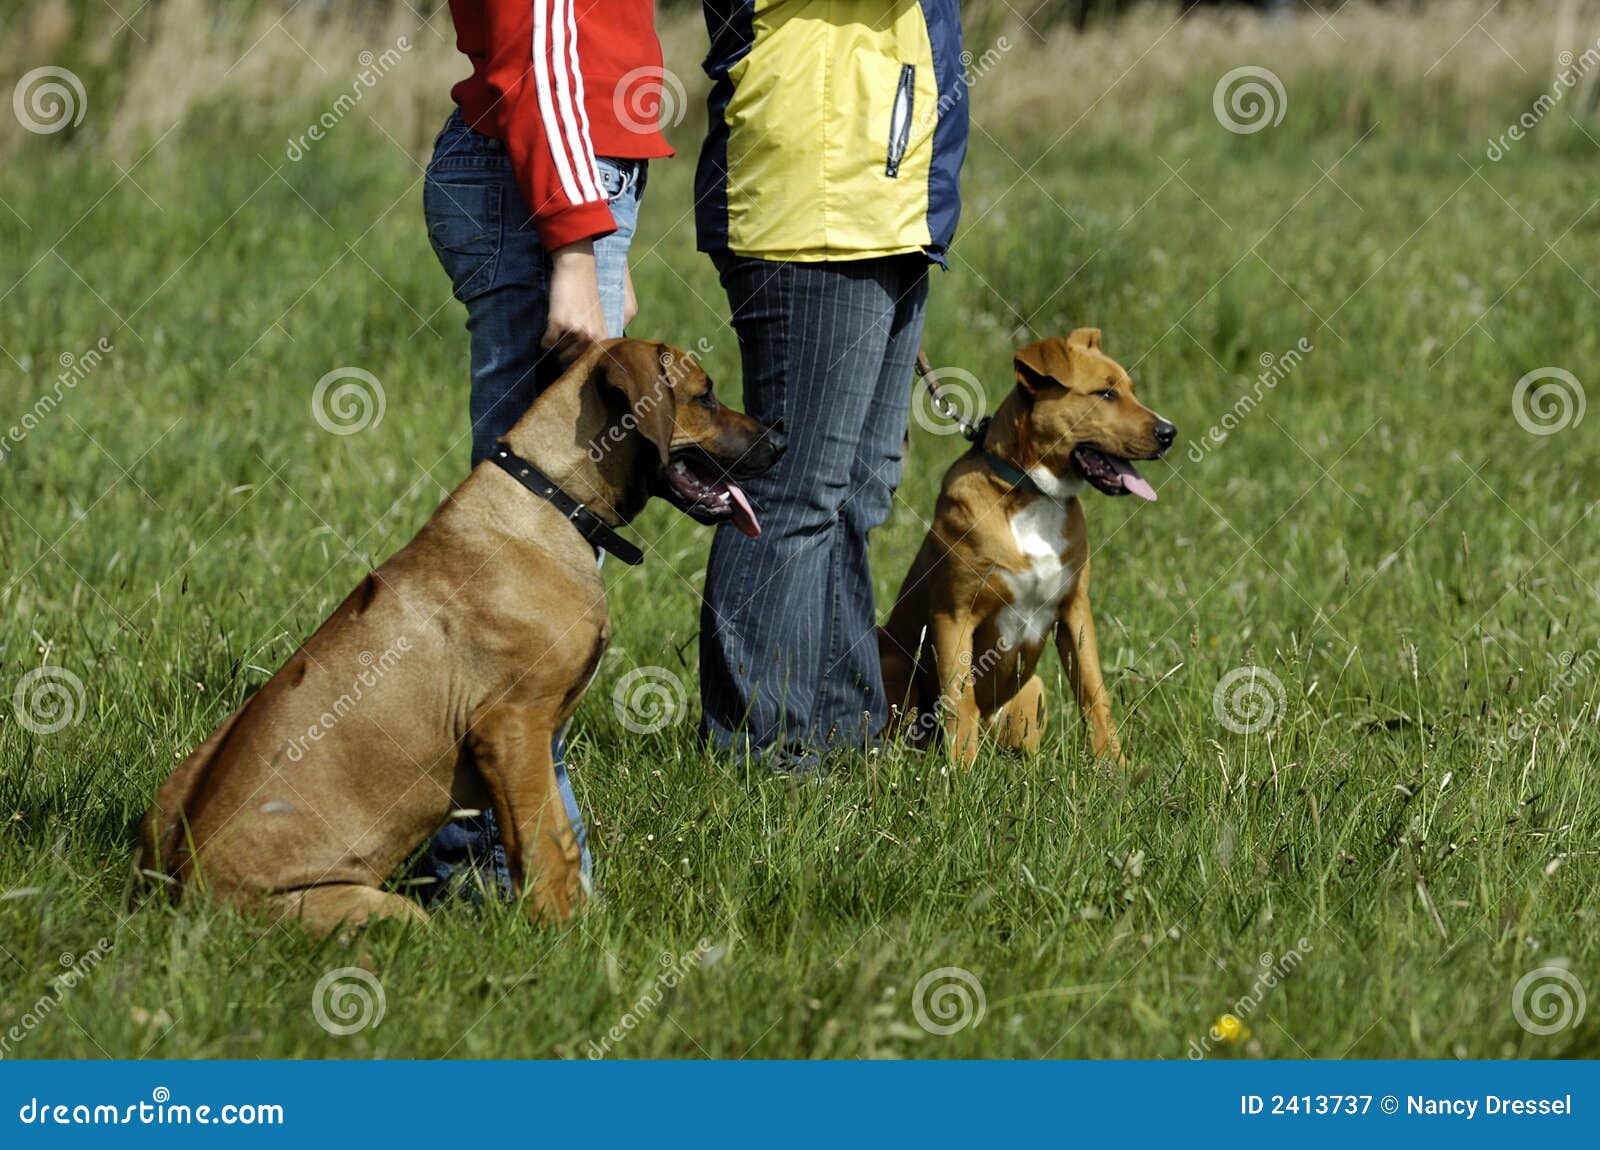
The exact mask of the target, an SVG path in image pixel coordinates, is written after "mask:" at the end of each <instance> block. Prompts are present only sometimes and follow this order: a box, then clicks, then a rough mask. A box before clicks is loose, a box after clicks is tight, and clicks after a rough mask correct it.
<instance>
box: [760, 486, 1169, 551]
mask: <svg viewBox="0 0 1600 1150" xmlns="http://www.w3.org/2000/svg"><path fill="white" fill-rule="evenodd" d="M1146 486H1148V484H1146ZM728 498H730V499H732V500H733V525H734V526H735V527H737V528H738V529H739V530H740V531H743V532H744V533H745V534H746V535H748V536H750V538H752V539H759V538H761V524H760V523H758V522H757V521H756V509H755V508H754V507H751V506H750V497H749V496H747V495H746V494H745V493H744V491H743V490H742V489H741V488H740V487H739V485H738V484H737V483H730V484H728ZM1150 498H1151V499H1154V498H1155V496H1154V495H1151V496H1150Z"/></svg>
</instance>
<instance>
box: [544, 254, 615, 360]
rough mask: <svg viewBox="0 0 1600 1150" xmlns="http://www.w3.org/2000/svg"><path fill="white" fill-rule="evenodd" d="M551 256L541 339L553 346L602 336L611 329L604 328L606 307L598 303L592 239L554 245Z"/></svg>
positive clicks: (597, 281) (597, 338) (597, 282)
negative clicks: (547, 299)
mask: <svg viewBox="0 0 1600 1150" xmlns="http://www.w3.org/2000/svg"><path fill="white" fill-rule="evenodd" d="M551 259H552V265H553V268H552V271H551V275H550V309H549V315H548V317H547V318H546V320H545V325H544V339H542V340H541V341H540V343H541V344H542V345H543V346H544V347H547V348H552V347H560V346H561V345H563V344H577V345H582V344H585V343H593V342H598V341H599V340H602V339H605V338H606V337H607V336H608V335H609V334H610V333H609V332H608V331H607V330H606V313H605V309H604V308H602V307H601V306H600V278H599V275H598V274H597V273H596V271H595V262H594V241H593V240H579V241H578V242H577V243H574V244H568V245H567V246H566V247H562V248H557V249H556V250H555V251H554V252H552V253H551Z"/></svg>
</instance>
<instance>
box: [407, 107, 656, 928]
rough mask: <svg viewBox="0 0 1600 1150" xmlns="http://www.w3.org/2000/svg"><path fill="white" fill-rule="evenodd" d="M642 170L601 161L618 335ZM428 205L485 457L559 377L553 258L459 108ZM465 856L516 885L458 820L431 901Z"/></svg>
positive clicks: (604, 263) (573, 803)
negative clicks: (551, 341) (550, 310)
mask: <svg viewBox="0 0 1600 1150" xmlns="http://www.w3.org/2000/svg"><path fill="white" fill-rule="evenodd" d="M642 173H643V165H642V164H639V165H634V164H623V165H614V164H608V163H607V162H606V161H602V175H603V176H604V177H605V178H606V181H607V186H608V190H609V191H611V192H612V194H613V198H614V201H615V203H614V207H613V215H614V216H615V217H616V219H617V223H618V232H617V233H616V234H615V235H613V236H609V237H606V239H605V240H602V241H600V242H599V243H597V244H596V259H597V262H598V263H599V265H600V287H601V303H602V305H603V306H604V307H605V309H606V315H607V319H608V320H609V321H610V322H611V324H612V326H613V329H614V330H615V331H616V333H617V334H621V323H622V278H621V269H622V268H623V267H624V266H625V265H626V258H627V255H626V253H627V246H628V243H629V241H630V240H631V238H632V234H633V225H634V221H635V220H636V218H637V205H638V194H639V191H640V190H641V189H642V186H643V175H642ZM423 208H424V213H425V215H426V217H427V222H428V236H429V239H430V240H431V241H432V243H433V247H434V251H435V253H436V254H437V255H438V257H439V260H440V262H441V263H442V264H443V265H444V268H445V271H446V272H447V273H448V274H449V276H450V279H451V284H452V289H453V292H454V294H455V296H456V298H457V299H460V300H461V301H462V302H463V303H465V304H466V307H467V330H468V332H469V333H470V335H471V378H472V393H471V401H470V410H471V418H472V463H473V465H474V466H476V465H477V464H478V463H479V462H481V461H482V460H483V459H485V458H486V457H487V456H488V454H489V452H490V451H491V450H492V448H493V446H494V442H495V440H496V439H498V438H499V437H500V436H501V435H503V434H505V432H506V431H507V430H509V429H510V427H511V425H512V424H513V423H515V422H516V421H517V419H519V418H520V417H521V416H522V414H523V413H524V412H525V411H526V410H527V409H528V406H529V405H530V404H531V403H532V402H533V400H534V398H535V397H536V396H537V395H538V394H539V392H540V390H542V389H543V387H544V386H545V385H546V384H548V383H549V382H550V381H551V380H552V379H554V378H555V376H556V375H557V374H559V366H558V364H557V361H556V359H555V357H554V356H553V355H552V354H550V353H548V352H545V351H544V350H543V349H541V348H540V346H539V342H540V340H541V338H542V337H543V334H544V327H545V317H546V311H547V307H548V285H549V275H550V258H549V255H548V253H547V252H545V250H544V249H543V247H541V246H540V244H539V241H538V234H537V232H536V231H535V230H534V226H533V221H532V219H531V217H530V216H529V213H528V212H527V209H526V207H525V206H524V204H523V201H522V198H521V193H520V191H519V190H518V188H517V185H516V182H515V180H514V178H513V176H512V174H511V166H510V160H509V158H508V157H507V156H506V153H505V148H504V145H502V144H501V143H500V142H499V141H497V140H493V139H489V138H488V137H485V136H481V135H479V134H478V133H476V132H473V131H472V130H471V129H469V128H468V127H467V126H466V125H465V124H464V123H463V122H462V121H461V118H460V116H459V115H458V114H452V115H451V117H450V119H449V120H448V121H447V122H446V124H445V127H444V130H443V131H441V132H440V134H439V137H438V139H437V140H436V141H435V144H434V157H433V161H432V162H431V163H430V165H429V167H428V171H427V178H426V181H425V183H424V191H423ZM619 253H620V254H619ZM564 735H565V732H564V731H562V732H559V733H558V734H557V736H556V739H555V742H554V746H553V751H554V756H555V763H556V781H557V785H558V788H559V790H560V794H561V799H562V805H563V806H564V807H565V808H566V812H567V817H568V819H569V820H570V821H571V823H572V826H573V829H574V831H575V833H576V835H577V838H578V843H579V848H580V851H581V856H582V871H583V875H584V877H585V879H587V878H588V876H589V874H590V868H591V862H590V856H589V849H588V835H587V830H586V828H585V827H584V824H583V818H582V814H581V811H580V809H579V806H578V801H577V796H576V795H575V794H574V792H573V788H572V782H571V779H570V777H569V776H568V773H567V769H566V765H565V763H564V761H563V755H562V751H563V749H564V738H563V736H564ZM464 864H476V865H484V866H487V867H488V868H489V869H490V870H491V871H492V873H493V875H494V877H495V880H496V882H497V885H498V886H499V887H500V888H501V890H503V891H506V892H509V890H510V874H509V870H508V869H507V866H506V860H505V854H504V851H503V849H502V848H501V847H500V843H499V833H498V828H497V827H496V826H495V823H494V815H493V813H492V812H490V811H485V812H484V813H483V814H482V815H481V816H479V817H478V818H476V819H464V820H458V821H457V822H453V823H451V824H450V825H448V826H446V827H445V828H444V829H443V830H441V831H440V832H439V834H438V835H436V836H435V837H434V839H433V841H432V842H431V843H430V844H429V846H428V849H427V851H426V852H425V854H424V857H423V859H422V860H421V862H420V864H419V866H418V873H419V874H420V876H421V877H424V878H431V879H433V880H434V884H433V890H432V891H424V892H423V894H424V898H425V900H426V899H427V898H428V897H429V895H433V896H435V897H436V896H437V895H439V894H443V893H444V892H445V888H446V887H447V886H448V885H449V880H450V879H451V877H452V876H453V875H454V874H455V873H456V871H457V870H458V869H459V868H461V867H462V866H463V865H464Z"/></svg>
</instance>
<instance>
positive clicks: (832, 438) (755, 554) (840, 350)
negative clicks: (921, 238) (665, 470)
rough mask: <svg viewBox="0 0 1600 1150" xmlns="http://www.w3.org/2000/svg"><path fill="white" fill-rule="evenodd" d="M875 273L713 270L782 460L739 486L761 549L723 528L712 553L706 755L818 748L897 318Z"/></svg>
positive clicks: (804, 268) (814, 268)
mask: <svg viewBox="0 0 1600 1150" xmlns="http://www.w3.org/2000/svg"><path fill="white" fill-rule="evenodd" d="M882 262H883V261H856V262H849V263H831V264H800V263H790V264H782V263H776V262H772V261H766V260H756V259H745V258H740V257H725V258H723V259H722V261H721V270H722V279H723V287H724V288H725V290H726V291H727V293H728V299H729V302H730V304H731V306H732V310H733V326H734V330H735V332H736V333H737V334H738V337H739V347H740V356H741V360H742V363H743V368H744V404H745V410H746V411H748V412H749V413H750V414H751V415H753V416H754V417H755V418H757V419H759V420H761V421H762V422H765V423H773V422H776V421H778V420H780V419H781V420H782V421H783V424H784V432H785V434H786V435H787V437H788V440H789V448H788V451H787V452H785V454H784V457H783V459H782V460H780V461H779V462H778V464H777V466H776V467H774V468H773V469H772V470H771V471H768V472H767V473H766V474H764V475H762V476H759V477H757V478H755V479H753V480H751V481H750V482H749V483H748V484H747V485H746V486H747V488H748V489H749V491H750V493H751V495H753V496H754V497H755V499H756V501H757V503H758V504H759V505H760V507H761V508H762V512H761V521H762V535H761V538H759V539H749V538H747V537H745V536H743V535H741V534H740V533H738V532H737V531H730V530H725V529H723V528H718V530H717V534H716V537H715V539H714V540H713V542H712V547H711V559H710V563H709V565H708V568H707V572H706V588H705V597H704V601H703V603H702V608H701V630H700V689H701V701H702V713H703V717H702V734H703V736H704V737H705V738H706V740H707V741H708V742H709V743H711V744H712V745H713V746H717V747H722V748H739V747H743V746H748V747H749V748H750V749H751V750H753V751H757V752H762V751H766V750H769V749H771V748H774V747H781V746H784V745H785V744H789V743H795V742H801V743H807V742H813V741H814V740H815V737H816V732H815V730H814V724H813V719H814V713H815V709H816V702H817V691H818V683H819V680H820V678H821V672H822V667H823V660H824V656H825V652H826V651H827V650H828V648H829V647H830V646H832V645H833V644H834V643H835V640H834V638H833V634H834V629H835V627H836V626H837V625H838V622H839V620H838V618H837V615H836V610H835V609H836V606H837V595H838V589H839V588H838V584H837V583H836V581H835V579H834V578H833V572H834V555H833V551H834V545H835V543H836V542H837V540H838V538H839V535H838V522H839V518H840V513H841V509H842V507H843V506H844V504H845V502H846V500H847V499H848V497H849V496H850V494H851V472H852V468H853V465H854V462H855V459H856V455H857V452H858V450H859V447H860V438H861V433H862V428H863V427H864V426H865V424H866V422H867V420H868V418H869V412H870V410H871V408H872V404H873V399H874V396H875V393H876V391H877V390H878V380H879V376H880V374H881V371H882V367H883V357H884V350H885V347H886V346H887V343H888V340H889V337H890V333H891V330H892V328H893V325H894V318H895V308H896V299H895V294H894V292H893V291H892V290H891V285H890V284H889V283H887V282H886V277H885V275H884V272H883V269H882V267H881V266H880V265H881V263H882ZM879 690H880V693H881V687H880V688H879Z"/></svg>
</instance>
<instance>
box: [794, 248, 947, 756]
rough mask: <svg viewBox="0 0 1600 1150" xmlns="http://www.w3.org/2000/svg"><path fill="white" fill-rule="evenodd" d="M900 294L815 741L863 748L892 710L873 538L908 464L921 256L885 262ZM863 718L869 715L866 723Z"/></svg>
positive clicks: (856, 502) (851, 504)
mask: <svg viewBox="0 0 1600 1150" xmlns="http://www.w3.org/2000/svg"><path fill="white" fill-rule="evenodd" d="M881 262H882V263H883V264H884V265H886V266H885V268H884V272H885V276H884V282H885V285H886V286H887V287H888V288H889V290H890V291H891V292H892V293H893V295H894V301H895V302H894V318H893V320H892V322H891V324H890V328H889V338H888V341H887V343H886V344H885V345H884V346H883V361H882V364H881V366H880V368H879V371H878V377H877V386H876V388H875V390H874V391H873V395H872V403H871V406H870V407H869V408H868V409H867V417H866V420H865V422H864V424H863V425H862V431H861V438H860V442H859V444H858V446H857V449H856V456H855V460H854V461H853V462H852V464H851V468H850V494H849V496H848V498H846V499H845V501H844V506H843V508H842V509H841V513H840V515H839V521H838V524H837V526H836V527H835V529H834V534H835V540H834V548H833V572H832V579H833V595H832V598H833V603H834V618H833V626H832V628H831V629H830V642H829V645H828V647H827V649H826V650H825V652H824V654H823V660H822V673H821V678H820V685H819V687H818V689H817V703H816V711H815V713H814V716H813V719H812V730H813V731H814V732H815V736H814V737H815V738H816V739H817V740H819V741H820V742H823V743H837V744H840V745H844V746H849V745H852V744H853V745H855V746H857V747H859V746H861V745H862V743H863V742H864V741H865V740H867V739H870V738H872V737H873V736H874V735H876V734H877V732H878V731H879V730H880V729H881V728H882V727H883V724H884V723H885V721H886V720H887V718H888V707H887V705H886V703H885V700H884V694H883V675H882V670H881V668H880V665H879V662H878V636H877V606H876V603H875V601H874V599H873V593H872V569H871V566H870V565H869V563H868V554H867V533H868V532H870V531H871V530H872V529H873V528H875V527H878V526H880V525H881V524H882V523H883V521H884V520H886V519H887V518H888V517H889V511H890V508H891V507H892V505H893V501H894V492H895V488H897V487H898V486H899V485H900V472H901V468H902V465H903V463H904V454H905V441H906V422H907V419H908V417H909V414H910V407H911V404H910V400H911V394H910V392H911V386H912V369H913V366H914V364H915V363H916V358H917V348H918V347H919V346H920V344H921V342H922V321H923V316H924V312H925V305H926V303H927V297H928V264H927V261H926V260H924V259H923V258H921V257H920V256H905V257H900V258H896V259H890V260H884V261H881ZM863 716H871V718H870V719H868V720H866V721H863Z"/></svg>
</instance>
